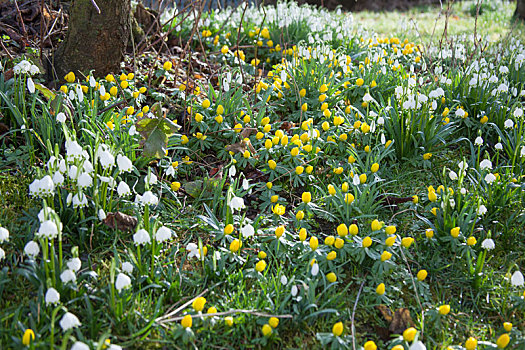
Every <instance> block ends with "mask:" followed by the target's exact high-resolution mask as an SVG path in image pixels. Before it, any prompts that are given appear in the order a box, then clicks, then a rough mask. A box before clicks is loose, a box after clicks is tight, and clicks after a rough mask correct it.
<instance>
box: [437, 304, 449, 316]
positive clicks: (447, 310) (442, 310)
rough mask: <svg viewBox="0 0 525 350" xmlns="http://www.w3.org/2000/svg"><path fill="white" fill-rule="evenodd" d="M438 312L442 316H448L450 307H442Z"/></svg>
mask: <svg viewBox="0 0 525 350" xmlns="http://www.w3.org/2000/svg"><path fill="white" fill-rule="evenodd" d="M438 311H439V313H440V314H441V315H447V314H448V313H449V312H450V305H446V304H445V305H441V306H440V307H438Z"/></svg>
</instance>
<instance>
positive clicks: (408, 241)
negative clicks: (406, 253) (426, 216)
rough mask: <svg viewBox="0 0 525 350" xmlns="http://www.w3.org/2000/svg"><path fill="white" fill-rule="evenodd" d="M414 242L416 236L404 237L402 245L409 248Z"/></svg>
mask: <svg viewBox="0 0 525 350" xmlns="http://www.w3.org/2000/svg"><path fill="white" fill-rule="evenodd" d="M412 243H414V238H412V237H404V238H403V239H402V240H401V245H402V246H403V247H405V248H409V247H410V246H411V245H412Z"/></svg>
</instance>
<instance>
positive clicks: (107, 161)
mask: <svg viewBox="0 0 525 350" xmlns="http://www.w3.org/2000/svg"><path fill="white" fill-rule="evenodd" d="M98 157H99V160H100V164H101V165H102V168H104V169H111V168H112V167H113V166H114V165H115V157H114V156H113V155H112V154H111V152H109V151H106V150H104V151H102V152H99V154H98Z"/></svg>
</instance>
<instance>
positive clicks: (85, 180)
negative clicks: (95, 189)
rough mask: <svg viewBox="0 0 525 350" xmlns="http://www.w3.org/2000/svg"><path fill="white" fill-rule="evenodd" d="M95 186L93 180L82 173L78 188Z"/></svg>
mask: <svg viewBox="0 0 525 350" xmlns="http://www.w3.org/2000/svg"><path fill="white" fill-rule="evenodd" d="M91 185H93V178H92V177H91V175H89V174H88V173H82V174H80V176H79V177H78V186H79V187H80V188H81V189H85V188H88V187H91Z"/></svg>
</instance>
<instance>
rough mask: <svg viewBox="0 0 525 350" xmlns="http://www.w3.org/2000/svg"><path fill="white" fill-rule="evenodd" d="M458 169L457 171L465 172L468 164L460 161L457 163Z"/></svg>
mask: <svg viewBox="0 0 525 350" xmlns="http://www.w3.org/2000/svg"><path fill="white" fill-rule="evenodd" d="M458 167H459V170H461V171H465V170H467V169H468V164H467V162H464V161H461V162H459V163H458Z"/></svg>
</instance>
